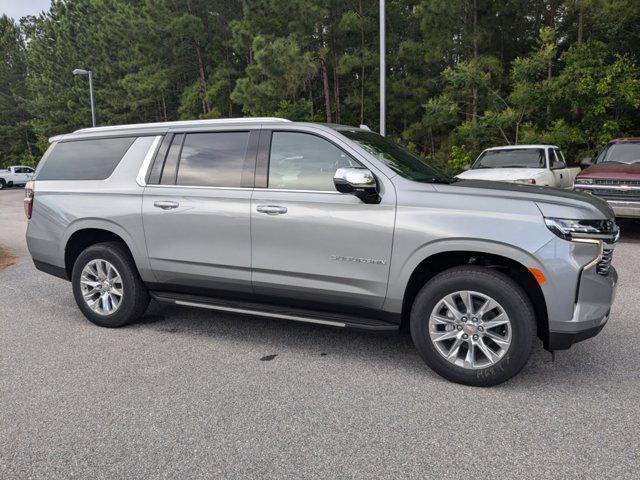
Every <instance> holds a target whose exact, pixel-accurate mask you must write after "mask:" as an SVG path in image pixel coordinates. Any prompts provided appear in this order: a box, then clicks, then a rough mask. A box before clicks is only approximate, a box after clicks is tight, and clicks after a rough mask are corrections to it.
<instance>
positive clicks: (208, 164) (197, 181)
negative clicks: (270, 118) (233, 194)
mask: <svg viewBox="0 0 640 480" xmlns="http://www.w3.org/2000/svg"><path fill="white" fill-rule="evenodd" d="M248 139H249V132H217V133H190V134H188V135H187V136H186V138H185V139H184V144H183V146H182V154H181V155H180V163H179V166H178V180H177V182H176V183H177V184H178V185H196V186H207V187H239V186H241V180H242V168H243V166H244V157H245V153H246V150H247V140H248ZM163 183H164V182H163Z"/></svg>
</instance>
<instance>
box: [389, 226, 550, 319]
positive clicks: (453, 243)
mask: <svg viewBox="0 0 640 480" xmlns="http://www.w3.org/2000/svg"><path fill="white" fill-rule="evenodd" d="M446 252H451V253H453V252H476V253H485V254H491V255H497V256H501V257H505V258H508V259H510V260H513V261H515V262H518V263H519V264H521V265H523V266H524V267H525V268H536V269H538V270H540V271H541V272H542V273H543V274H544V276H545V277H546V278H547V282H546V283H544V284H543V285H541V288H542V291H543V294H544V296H545V299H546V298H547V295H548V294H550V292H552V291H553V285H552V281H550V280H549V279H550V277H551V275H549V272H548V271H547V269H546V268H545V267H544V266H543V265H542V264H541V263H540V262H539V261H538V260H537V259H536V257H534V256H533V255H532V254H531V253H529V252H527V251H525V250H523V249H520V248H518V247H515V246H513V245H509V244H506V243H501V242H498V241H492V240H482V239H474V240H472V239H468V238H448V239H442V240H436V241H433V242H430V243H427V244H424V245H421V246H420V247H419V248H417V249H416V250H415V251H413V252H412V253H411V254H410V255H409V256H408V257H407V259H406V260H405V261H404V263H403V264H401V265H398V268H394V269H392V272H391V274H390V278H389V288H388V291H387V298H386V299H385V303H384V307H383V309H384V310H387V311H392V312H395V313H401V312H402V304H403V300H404V295H405V292H406V289H407V285H408V283H409V280H410V278H411V275H412V274H413V272H414V271H415V269H416V268H417V267H418V265H420V264H421V263H422V262H423V261H424V260H427V259H428V258H430V257H432V256H434V255H437V254H441V253H446Z"/></svg>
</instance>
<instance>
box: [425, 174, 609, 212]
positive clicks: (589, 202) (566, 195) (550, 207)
mask: <svg viewBox="0 0 640 480" xmlns="http://www.w3.org/2000/svg"><path fill="white" fill-rule="evenodd" d="M443 187H445V188H454V189H460V193H461V194H469V195H479V196H492V197H494V198H495V197H498V198H503V199H505V200H506V201H508V200H530V201H532V202H535V203H536V205H537V206H538V208H539V209H540V211H541V212H542V215H544V216H545V217H556V218H575V219H586V220H597V219H601V218H614V213H613V210H612V209H611V207H610V206H609V204H608V203H607V202H605V201H604V200H601V199H599V198H596V197H594V196H593V195H589V194H586V193H580V192H574V191H573V190H564V189H559V188H552V187H538V186H535V185H525V184H519V183H506V182H489V181H484V180H459V181H457V182H455V183H452V184H450V185H437V184H436V185H434V188H436V189H437V190H444V188H443Z"/></svg>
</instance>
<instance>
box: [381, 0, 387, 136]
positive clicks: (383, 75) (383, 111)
mask: <svg viewBox="0 0 640 480" xmlns="http://www.w3.org/2000/svg"><path fill="white" fill-rule="evenodd" d="M384 10H385V9H384V0H380V135H382V136H384V135H386V133H387V127H386V125H385V121H386V120H385V117H386V101H387V95H386V88H385V87H386V80H387V78H386V77H387V64H386V59H385V56H386V55H385V53H386V52H385V50H386V45H385V43H386V38H385V25H384V24H385V12H384Z"/></svg>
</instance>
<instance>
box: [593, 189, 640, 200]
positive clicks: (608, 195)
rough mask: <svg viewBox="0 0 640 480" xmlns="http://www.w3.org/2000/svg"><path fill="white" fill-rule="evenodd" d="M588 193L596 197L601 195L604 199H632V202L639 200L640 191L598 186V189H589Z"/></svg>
mask: <svg viewBox="0 0 640 480" xmlns="http://www.w3.org/2000/svg"><path fill="white" fill-rule="evenodd" d="M589 192H590V193H592V194H593V195H595V196H596V197H602V198H604V199H605V200H623V201H632V202H634V201H635V202H640V191H639V190H629V191H627V192H625V191H623V190H614V189H608V188H599V189H597V190H596V189H595V188H594V189H591V190H589Z"/></svg>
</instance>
